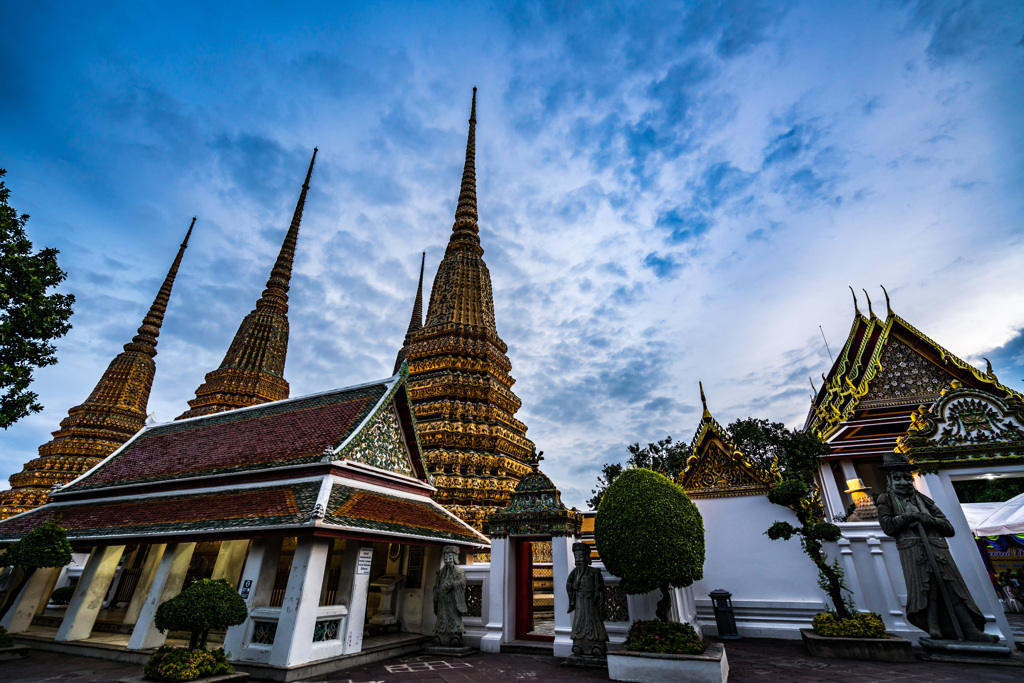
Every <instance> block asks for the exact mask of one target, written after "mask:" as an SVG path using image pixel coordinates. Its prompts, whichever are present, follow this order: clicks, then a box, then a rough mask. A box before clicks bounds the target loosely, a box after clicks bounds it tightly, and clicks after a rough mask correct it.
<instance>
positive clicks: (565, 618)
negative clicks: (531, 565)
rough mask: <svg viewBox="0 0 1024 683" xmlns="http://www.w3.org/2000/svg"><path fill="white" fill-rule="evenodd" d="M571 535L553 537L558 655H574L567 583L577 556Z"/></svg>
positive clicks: (553, 575)
mask: <svg viewBox="0 0 1024 683" xmlns="http://www.w3.org/2000/svg"><path fill="white" fill-rule="evenodd" d="M575 540H576V539H574V538H573V537H571V536H555V537H553V538H552V539H551V577H552V581H554V584H555V585H554V586H553V590H554V593H555V644H554V647H553V652H554V655H555V656H556V657H568V656H570V655H572V615H571V614H569V594H568V593H567V592H566V590H565V584H566V582H568V580H569V572H570V571H572V569H573V568H574V567H575V566H576V558H575V557H574V556H573V554H572V544H573V541H575Z"/></svg>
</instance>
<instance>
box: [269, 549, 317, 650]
mask: <svg viewBox="0 0 1024 683" xmlns="http://www.w3.org/2000/svg"><path fill="white" fill-rule="evenodd" d="M330 549H331V541H329V540H323V539H319V538H310V537H307V538H300V539H299V542H298V544H297V545H296V546H295V555H294V556H293V557H292V568H291V571H289V572H288V587H287V588H286V589H285V592H284V601H283V602H282V603H281V617H280V618H279V620H278V622H277V637H276V638H275V640H274V645H273V649H271V651H270V660H269V664H271V665H272V666H297V665H300V664H305V663H307V662H308V661H310V657H311V656H312V652H313V629H314V627H315V626H316V613H317V608H318V607H319V606H320V586H321V584H322V583H323V579H324V569H325V567H326V566H327V555H328V553H329V552H330Z"/></svg>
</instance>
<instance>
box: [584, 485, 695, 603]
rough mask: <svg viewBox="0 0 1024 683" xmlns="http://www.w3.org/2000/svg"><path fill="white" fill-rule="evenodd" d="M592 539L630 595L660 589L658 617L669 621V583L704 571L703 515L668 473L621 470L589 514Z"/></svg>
mask: <svg viewBox="0 0 1024 683" xmlns="http://www.w3.org/2000/svg"><path fill="white" fill-rule="evenodd" d="M594 540H595V541H596V542H597V551H598V553H600V555H601V561H602V562H604V565H605V567H607V568H608V571H609V572H611V573H612V574H614V575H615V576H618V577H619V578H620V583H619V586H620V587H621V588H622V590H623V591H625V592H626V593H629V594H631V595H635V594H643V593H649V592H650V591H652V590H655V589H661V594H662V598H661V601H659V603H658V618H659V619H661V620H662V621H665V622H667V621H668V607H669V596H668V589H669V586H677V587H686V586H689V585H690V584H692V583H693V582H694V581H696V580H698V579H700V578H702V577H703V575H704V520H703V519H702V518H701V516H700V511H698V510H697V506H696V505H694V504H693V502H692V501H691V500H690V499H689V498H688V497H687V496H686V493H685V492H684V491H683V490H682V489H681V488H680V487H678V486H676V485H675V484H673V483H672V481H671V480H670V479H668V477H666V476H665V475H663V474H660V473H658V472H652V471H651V470H648V469H643V468H633V469H629V470H626V471H625V472H623V473H622V474H620V475H619V476H618V477H616V479H615V481H613V482H612V484H611V486H609V487H608V490H607V491H606V492H605V494H604V496H603V498H602V500H601V506H600V507H599V508H598V509H597V517H596V518H595V519H594Z"/></svg>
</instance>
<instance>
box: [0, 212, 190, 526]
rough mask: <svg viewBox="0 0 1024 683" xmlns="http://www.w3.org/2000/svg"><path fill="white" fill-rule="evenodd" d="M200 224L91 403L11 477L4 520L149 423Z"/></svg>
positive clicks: (0, 506) (3, 500) (0, 503)
mask: <svg viewBox="0 0 1024 683" xmlns="http://www.w3.org/2000/svg"><path fill="white" fill-rule="evenodd" d="M195 224H196V219H195V218H192V224H191V225H189V228H188V232H186V233H185V239H184V240H183V241H182V243H181V246H180V247H178V253H177V255H176V256H175V257H174V262H173V263H171V268H170V270H168V271H167V277H166V278H164V282H163V284H162V285H161V286H160V291H159V292H157V295H156V298H155V299H154V300H153V305H152V306H150V308H149V312H148V313H147V314H146V317H145V318H143V319H142V325H141V326H139V330H138V333H137V334H136V335H135V337H133V338H132V340H131V341H130V342H128V343H127V344H125V345H124V351H122V352H121V353H120V354H118V355H117V356H116V357H115V358H114V360H112V361H111V362H110V365H108V366H107V370H106V372H104V373H103V376H102V377H101V378H100V381H99V382H98V383H97V384H96V388H95V389H93V390H92V393H91V394H90V395H89V398H87V399H86V400H85V403H82V404H81V405H78V406H75V407H74V408H72V409H71V410H69V411H68V416H67V417H66V418H64V419H63V420H62V421H61V423H60V429H58V430H57V431H55V432H53V439H51V440H50V441H48V442H46V443H45V444H43V445H42V446H40V447H39V457H38V458H35V459H34V460H30V461H29V462H28V463H26V464H25V468H24V469H23V470H22V471H21V472H19V473H17V474H15V475H12V476H11V479H10V481H11V488H10V489H9V490H7V491H4V492H2V493H0V519H6V518H7V517H10V516H12V515H16V514H18V513H19V512H24V511H26V510H31V509H32V508H35V507H38V506H40V505H42V504H43V503H45V502H46V497H47V495H48V494H49V493H50V489H51V488H52V487H53V486H54V485H56V484H66V483H67V482H69V481H71V480H72V479H75V478H76V477H78V476H79V475H81V474H82V473H83V472H85V471H86V470H88V469H90V468H91V467H93V466H94V465H96V464H97V463H99V462H100V461H101V460H102V459H103V458H105V457H107V456H108V455H110V454H111V453H113V452H114V451H115V450H116V449H117V447H118V446H120V445H121V444H123V443H124V442H125V441H127V440H128V439H129V438H131V436H132V435H133V434H135V432H137V431H139V430H140V429H142V426H143V425H144V424H145V423H146V406H147V404H148V403H149V392H150V390H151V389H152V388H153V377H154V376H155V375H156V363H155V362H154V360H153V358H154V357H155V356H156V343H157V337H158V336H159V335H160V327H161V325H162V324H163V321H164V313H165V312H166V311H167V302H168V301H169V300H170V298H171V288H172V287H174V278H175V276H176V275H177V274H178V267H179V266H180V265H181V258H182V256H184V255H185V249H186V248H187V247H188V240H189V237H191V235H192V228H193V227H195Z"/></svg>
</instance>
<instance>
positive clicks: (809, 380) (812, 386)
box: [807, 377, 818, 396]
mask: <svg viewBox="0 0 1024 683" xmlns="http://www.w3.org/2000/svg"><path fill="white" fill-rule="evenodd" d="M807 381H808V382H810V383H811V389H812V390H813V391H814V395H815V396H817V395H818V388H817V387H815V386H814V380H813V379H811V378H810V377H808V378H807Z"/></svg>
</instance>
